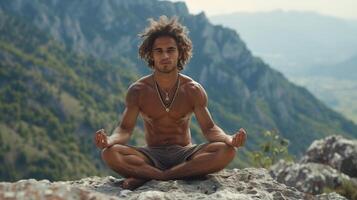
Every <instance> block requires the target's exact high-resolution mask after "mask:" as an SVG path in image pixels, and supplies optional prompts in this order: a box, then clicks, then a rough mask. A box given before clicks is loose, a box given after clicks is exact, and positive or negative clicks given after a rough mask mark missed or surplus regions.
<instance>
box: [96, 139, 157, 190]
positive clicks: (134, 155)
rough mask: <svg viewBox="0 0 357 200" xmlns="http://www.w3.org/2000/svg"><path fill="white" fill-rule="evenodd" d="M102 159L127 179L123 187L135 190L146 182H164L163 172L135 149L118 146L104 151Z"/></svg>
mask: <svg viewBox="0 0 357 200" xmlns="http://www.w3.org/2000/svg"><path fill="white" fill-rule="evenodd" d="M102 159H103V160H104V161H105V163H106V164H107V165H108V166H109V167H110V168H111V169H112V170H114V171H115V172H117V173H118V174H120V175H121V176H123V177H125V178H126V179H125V180H124V181H123V184H122V187H123V188H124V189H130V190H133V189H135V188H137V187H140V186H141V185H143V184H144V183H145V182H147V181H149V180H151V179H156V180H163V172H162V171H161V170H160V169H158V168H155V167H153V163H152V162H151V161H150V160H149V158H147V157H146V156H145V155H144V154H142V153H140V152H139V151H137V150H135V149H134V148H131V147H128V146H125V145H120V144H116V145H113V146H111V147H109V148H105V149H103V151H102Z"/></svg>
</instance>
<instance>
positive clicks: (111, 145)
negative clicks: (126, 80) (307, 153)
mask: <svg viewBox="0 0 357 200" xmlns="http://www.w3.org/2000/svg"><path fill="white" fill-rule="evenodd" d="M140 36H141V38H142V39H143V41H142V43H141V45H140V47H139V55H140V57H141V58H142V59H144V60H145V61H146V62H147V64H148V66H149V67H150V68H152V72H153V73H152V74H150V75H148V76H145V77H142V78H141V79H139V80H137V81H136V82H135V83H133V84H132V85H131V86H130V87H129V89H128V91H127V95H126V107H125V110H124V112H123V115H122V119H121V122H120V123H118V126H117V127H116V129H115V130H114V132H113V134H112V135H110V136H107V135H106V133H105V131H104V130H103V129H101V130H99V131H97V132H96V134H95V144H96V146H97V147H98V148H100V149H102V159H103V160H104V161H105V163H106V164H107V165H108V166H109V167H110V168H111V169H112V170H114V171H115V172H117V173H118V174H120V175H121V176H123V177H125V178H126V179H125V180H124V181H123V183H122V187H123V188H126V189H131V190H132V189H135V188H137V187H139V186H141V185H142V184H144V183H145V182H146V181H148V180H152V179H155V180H172V179H184V178H191V177H197V176H204V175H207V174H209V173H213V172H217V171H219V170H222V169H223V168H224V167H226V166H227V165H228V164H229V163H230V162H231V161H232V160H233V158H234V157H235V152H236V148H237V147H240V146H242V145H244V143H245V140H246V137H247V135H246V132H245V130H244V129H243V128H241V129H240V130H239V131H237V132H236V133H235V134H233V135H232V136H231V135H227V134H225V132H224V131H223V130H222V129H221V128H219V127H218V126H217V125H216V124H215V123H214V122H213V120H212V117H211V115H210V113H209V111H208V109H207V94H206V92H205V90H204V89H203V87H202V86H201V85H200V84H199V83H197V82H195V81H194V80H192V79H191V78H190V77H188V76H185V75H183V74H181V73H180V71H181V70H182V69H183V68H184V66H185V65H186V64H187V62H188V61H189V59H190V58H191V55H192V43H191V40H190V39H189V38H188V36H187V30H186V27H184V26H183V25H182V24H180V23H179V22H178V21H177V19H176V18H172V19H168V18H167V17H166V16H161V17H160V18H159V19H158V20H157V21H155V20H153V19H151V21H150V24H149V26H148V27H147V28H146V29H145V31H144V32H143V33H142V34H140ZM193 67H195V66H193ZM193 113H194V114H195V116H196V119H197V121H198V124H199V125H200V128H201V130H202V133H203V135H204V137H205V138H206V139H207V141H208V142H207V143H205V144H199V145H195V144H192V140H191V133H190V129H189V127H190V119H191V116H192V114H193ZM139 114H140V115H141V116H142V118H143V121H144V131H145V140H146V146H144V147H135V146H130V145H127V143H128V141H129V140H130V137H131V135H132V132H133V129H134V127H135V123H136V120H137V117H138V115H139Z"/></svg>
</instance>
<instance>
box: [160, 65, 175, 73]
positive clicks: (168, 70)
mask: <svg viewBox="0 0 357 200" xmlns="http://www.w3.org/2000/svg"><path fill="white" fill-rule="evenodd" d="M175 69H176V67H172V68H170V67H169V66H164V67H163V68H160V67H158V68H156V70H157V71H159V72H161V73H164V74H169V73H171V72H173V71H174V70H175Z"/></svg>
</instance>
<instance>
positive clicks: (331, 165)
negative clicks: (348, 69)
mask: <svg viewBox="0 0 357 200" xmlns="http://www.w3.org/2000/svg"><path fill="white" fill-rule="evenodd" d="M270 174H271V175H272V177H273V178H274V179H276V180H277V181H278V182H280V183H283V184H286V185H288V186H291V187H294V188H297V189H298V190H299V191H302V192H307V193H311V194H320V193H322V192H323V191H324V190H325V189H326V188H329V189H337V188H340V187H341V186H342V185H343V184H346V183H348V184H349V185H351V186H350V187H354V188H357V140H348V139H345V138H343V137H342V136H329V137H326V138H324V139H321V140H316V141H314V142H313V143H312V144H311V146H310V147H309V148H308V150H307V151H306V153H305V154H304V156H303V157H302V158H301V159H300V161H298V162H296V163H289V162H286V161H283V160H280V161H279V162H278V163H276V164H275V165H273V166H272V167H271V170H270ZM356 198H357V197H355V198H353V199H356Z"/></svg>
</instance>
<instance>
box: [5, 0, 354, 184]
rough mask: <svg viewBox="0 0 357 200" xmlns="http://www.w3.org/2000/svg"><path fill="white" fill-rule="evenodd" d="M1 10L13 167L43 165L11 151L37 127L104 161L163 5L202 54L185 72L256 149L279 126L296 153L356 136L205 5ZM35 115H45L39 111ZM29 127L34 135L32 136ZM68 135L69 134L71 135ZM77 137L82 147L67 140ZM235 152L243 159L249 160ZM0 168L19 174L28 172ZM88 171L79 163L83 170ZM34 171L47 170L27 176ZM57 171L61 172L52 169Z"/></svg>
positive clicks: (20, 1) (138, 139) (10, 6)
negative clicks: (142, 35)
mask: <svg viewBox="0 0 357 200" xmlns="http://www.w3.org/2000/svg"><path fill="white" fill-rule="evenodd" d="M0 11H1V12H2V13H3V15H4V16H7V17H1V20H2V25H1V26H0V28H1V43H3V45H2V46H1V47H2V48H1V51H0V52H1V53H2V54H3V55H2V56H1V58H2V59H1V60H0V62H1V63H0V64H1V76H0V78H1V79H0V81H1V83H2V84H1V86H0V89H1V90H0V91H1V92H2V94H1V97H2V98H1V101H0V103H1V105H4V106H3V107H4V108H2V109H3V110H2V112H1V118H0V119H1V120H0V122H1V124H2V126H5V127H6V129H5V131H3V129H2V132H1V135H2V137H1V138H2V139H1V141H2V143H1V148H3V149H6V151H4V153H2V154H3V155H2V156H3V157H0V158H1V159H3V160H5V158H8V159H7V160H5V163H12V165H9V166H10V167H12V169H14V170H19V166H23V165H26V164H30V165H31V166H33V167H34V168H35V167H36V166H37V163H36V162H30V163H26V164H23V163H18V165H16V162H14V161H12V160H11V158H13V157H15V156H14V152H15V148H18V149H21V150H22V151H23V152H28V151H27V150H26V148H25V144H24V143H25V142H27V141H28V140H29V141H33V142H34V143H28V144H27V145H28V146H31V147H33V146H35V147H36V142H38V140H36V139H34V138H33V137H34V135H35V134H30V133H32V132H34V131H35V132H36V134H38V135H40V136H41V137H44V138H48V140H47V141H48V142H47V143H46V146H45V149H47V148H49V146H50V143H52V142H54V143H56V142H57V143H58V144H57V145H54V146H53V148H58V149H57V150H56V151H54V152H59V155H60V156H62V157H63V159H64V160H65V159H66V156H68V157H70V158H72V157H71V154H69V153H68V151H70V152H80V153H81V155H82V156H84V158H85V159H87V160H89V161H91V162H94V164H92V165H91V164H88V163H84V164H83V165H80V164H78V166H93V167H95V168H96V169H97V170H99V171H101V170H102V169H101V168H100V166H101V165H100V161H99V155H98V152H97V150H96V149H95V147H94V145H93V144H92V137H93V133H94V132H95V130H97V129H99V128H101V127H102V126H104V127H105V128H106V129H107V130H112V129H113V128H114V126H115V123H116V122H117V120H118V118H119V119H120V115H119V114H120V113H121V112H122V111H123V98H124V96H125V90H126V88H127V87H128V85H129V84H130V83H132V82H133V81H134V80H135V79H136V78H138V77H139V76H140V75H142V74H145V73H148V72H149V71H148V68H147V67H146V66H144V64H143V63H142V62H141V61H139V60H138V58H137V45H138V42H139V40H138V38H137V36H136V34H137V33H139V32H140V31H142V30H143V29H144V27H145V26H146V24H147V18H148V17H155V18H157V17H158V16H159V15H162V14H166V15H168V16H173V15H178V16H179V17H180V19H181V21H182V22H183V24H184V25H186V26H187V27H188V28H189V30H190V37H191V38H192V41H193V44H194V52H193V53H194V57H193V59H192V60H191V62H190V63H189V66H187V69H185V70H184V71H183V73H185V74H188V75H189V76H191V77H193V78H194V79H195V80H197V81H198V82H200V83H201V84H202V85H203V86H204V87H205V88H206V91H207V93H208V96H209V99H210V100H209V109H210V111H211V113H212V116H213V118H214V119H215V121H216V123H217V124H218V125H220V126H221V127H222V128H223V129H224V130H226V131H227V133H230V134H231V133H233V132H234V131H236V130H237V129H239V128H240V127H246V128H247V130H248V134H249V136H248V138H249V139H248V143H247V149H248V150H251V149H253V148H255V147H256V145H257V144H258V143H259V142H260V140H261V139H262V137H261V136H262V133H263V131H264V130H267V129H276V130H278V131H279V132H280V133H281V135H283V137H285V138H287V139H289V140H290V141H291V145H290V149H291V151H292V152H293V153H296V154H298V153H300V152H301V151H303V150H304V149H305V147H306V146H307V145H308V144H309V143H310V142H311V141H312V140H314V139H317V138H321V137H323V136H326V135H330V134H336V133H338V134H342V135H345V136H347V137H356V136H357V132H356V130H357V126H356V125H355V124H353V123H352V122H351V121H348V120H346V119H345V118H344V117H342V116H341V115H340V114H338V113H336V112H334V111H332V110H330V109H329V108H327V107H326V106H325V105H324V104H323V103H321V102H320V101H319V100H317V99H316V98H315V97H314V96H313V95H311V94H310V93H309V92H308V91H307V90H306V89H304V88H302V87H298V86H296V85H294V84H292V83H290V82H289V81H288V80H287V79H286V78H285V77H284V76H283V75H282V74H281V73H279V72H277V71H275V70H273V69H271V68H270V67H269V65H267V64H266V63H265V62H264V61H263V60H261V59H260V58H258V57H255V56H253V55H252V54H251V52H250V51H249V49H247V47H246V45H245V43H244V42H243V41H242V40H241V38H240V37H239V35H238V34H237V33H236V32H235V31H234V30H232V29H227V28H224V27H222V26H215V25H212V24H211V23H210V22H209V20H208V19H207V17H206V16H205V15H204V13H201V14H198V15H191V14H189V13H188V10H187V7H186V6H185V4H184V3H180V2H179V3H172V2H165V1H156V0H145V1H144V0H130V1H129V0H127V1H126V0H123V1H114V0H108V1H95V0H88V1H85V2H83V1H78V0H77V1H73V0H72V1H69V0H63V1H57V0H48V1H43V0H36V1H32V2H29V1H24V0H14V1H9V2H6V3H5V2H4V1H1V2H0ZM7 18H11V19H14V20H6V19H7ZM15 19H16V20H15ZM17 19H18V20H17ZM20 21H21V22H20ZM10 22H13V23H12V24H11V23H10ZM9 23H10V24H9ZM18 24H20V25H18ZM36 41H37V43H36ZM8 66H10V67H8ZM34 83H36V84H34ZM19 85H20V86H19ZM13 93H15V94H13ZM24 113H27V114H24ZM27 115H29V116H27ZM118 115H119V117H118ZM36 118H40V120H34V119H36ZM52 118H53V119H52ZM193 121H194V122H195V120H193ZM21 124H26V126H25V127H27V126H28V127H33V129H30V130H31V131H29V130H28V129H25V131H21V130H20V129H19V128H18V127H19V126H20V125H21ZM65 127H66V128H65ZM140 127H142V122H140V121H139V126H138V129H137V130H136V133H135V134H134V135H135V138H134V140H133V143H134V144H142V142H143V135H142V134H140V133H142V131H141V129H140ZM191 128H192V136H193V139H194V141H195V142H203V141H204V140H203V137H202V134H200V130H199V128H198V126H197V123H192V126H191ZM23 134H28V138H27V139H26V138H24V136H23ZM9 135H12V136H13V137H16V138H18V140H21V141H22V142H21V143H19V144H16V145H13V150H12V151H10V150H9V147H7V145H5V139H4V138H8V137H9ZM61 138H62V139H61ZM64 138H68V139H67V140H65V141H63V140H64ZM14 140H15V139H14ZM50 141H51V142H50ZM71 143H72V146H74V147H73V148H74V149H75V148H77V150H76V151H74V150H73V151H72V150H69V149H68V148H66V147H67V146H66V145H63V146H60V145H61V144H71ZM36 148H37V149H38V151H40V150H41V149H42V150H43V149H44V147H41V148H40V147H36ZM64 149H67V150H64ZM1 152H3V151H1ZM35 155H37V154H35ZM31 156H33V154H31V155H27V156H25V157H20V158H19V160H26V159H24V158H29V159H31V158H32V157H31ZM46 156H47V157H46V159H47V160H46V162H44V166H46V167H47V168H49V169H60V168H61V167H62V165H58V166H57V165H48V162H51V159H50V158H51V157H54V156H53V155H52V154H50V155H49V154H46ZM241 157H243V156H241ZM243 159H244V158H243ZM237 161H238V163H235V165H240V166H244V165H247V164H248V163H245V162H239V161H241V160H239V159H238V160H237V159H236V162H237ZM65 163H66V162H63V163H61V164H65ZM68 163H70V162H68ZM68 163H67V164H68ZM68 165H70V164H68ZM73 165H74V164H73ZM10 167H9V168H10ZM74 168H75V167H74ZM64 169H66V168H64ZM88 169H89V167H88ZM84 170H87V168H86V169H84ZM94 170H95V169H93V171H94ZM1 171H2V172H4V175H3V176H7V177H10V178H11V179H16V178H20V177H22V176H21V175H19V176H12V175H9V174H6V173H7V171H3V170H1ZM87 172H88V173H90V172H89V171H87ZM87 172H85V171H82V172H78V173H76V176H77V177H78V176H82V175H83V174H85V173H87ZM46 175H48V174H46ZM28 176H33V177H39V176H40V175H38V174H37V175H32V174H30V175H29V174H27V176H25V177H28ZM69 176H71V175H68V176H63V177H65V178H67V177H69ZM59 178H60V175H58V176H57V175H56V176H52V177H51V179H59ZM71 178H76V177H72V176H71Z"/></svg>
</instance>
